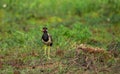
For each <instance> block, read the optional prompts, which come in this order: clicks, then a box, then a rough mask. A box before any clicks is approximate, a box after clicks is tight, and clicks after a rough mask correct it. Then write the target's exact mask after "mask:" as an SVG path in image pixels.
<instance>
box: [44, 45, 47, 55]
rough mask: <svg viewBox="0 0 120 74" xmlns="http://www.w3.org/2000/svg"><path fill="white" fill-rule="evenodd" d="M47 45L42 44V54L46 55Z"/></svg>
mask: <svg viewBox="0 0 120 74" xmlns="http://www.w3.org/2000/svg"><path fill="white" fill-rule="evenodd" d="M46 50H47V46H46V45H45V46H44V55H46Z"/></svg>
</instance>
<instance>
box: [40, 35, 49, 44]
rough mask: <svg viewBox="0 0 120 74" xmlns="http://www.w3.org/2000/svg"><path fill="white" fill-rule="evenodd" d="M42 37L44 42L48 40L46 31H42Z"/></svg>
mask: <svg viewBox="0 0 120 74" xmlns="http://www.w3.org/2000/svg"><path fill="white" fill-rule="evenodd" d="M42 39H43V40H44V41H45V42H47V41H48V40H49V37H48V34H47V33H44V34H43V35H42Z"/></svg>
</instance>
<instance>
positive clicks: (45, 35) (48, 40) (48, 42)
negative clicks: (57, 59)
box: [42, 27, 53, 59]
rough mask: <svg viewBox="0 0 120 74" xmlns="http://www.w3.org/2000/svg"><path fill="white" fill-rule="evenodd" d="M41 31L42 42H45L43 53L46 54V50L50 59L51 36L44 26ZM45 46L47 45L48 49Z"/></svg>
mask: <svg viewBox="0 0 120 74" xmlns="http://www.w3.org/2000/svg"><path fill="white" fill-rule="evenodd" d="M42 32H43V35H42V42H43V43H44V44H45V47H44V54H45V55H46V51H47V55H48V58H49V59H50V47H51V46H52V44H53V42H52V37H51V35H50V34H49V33H48V31H47V28H46V27H43V30H42ZM47 46H48V47H49V48H48V49H47Z"/></svg>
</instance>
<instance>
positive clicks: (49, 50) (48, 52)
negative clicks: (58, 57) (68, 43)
mask: <svg viewBox="0 0 120 74" xmlns="http://www.w3.org/2000/svg"><path fill="white" fill-rule="evenodd" d="M48 59H51V58H50V46H49V48H48Z"/></svg>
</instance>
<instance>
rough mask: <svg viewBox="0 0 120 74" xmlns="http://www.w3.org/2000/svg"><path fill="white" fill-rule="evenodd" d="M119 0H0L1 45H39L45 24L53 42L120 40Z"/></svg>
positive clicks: (107, 42) (96, 43) (104, 44)
mask: <svg viewBox="0 0 120 74" xmlns="http://www.w3.org/2000/svg"><path fill="white" fill-rule="evenodd" d="M119 3H120V0H93V1H91V0H59V1H58V0H34V1H32V0H1V1H0V48H1V49H6V48H10V47H24V46H31V45H32V46H33V47H35V45H38V46H39V45H41V42H40V40H41V34H42V33H41V29H42V27H43V26H47V27H48V29H49V31H50V33H51V34H52V35H53V38H54V44H55V45H58V46H65V44H66V45H67V42H78V43H88V44H92V45H95V46H96V45H97V46H102V47H106V46H107V45H109V44H110V43H111V42H120V39H119V38H120V22H119V21H120V4H119Z"/></svg>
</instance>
